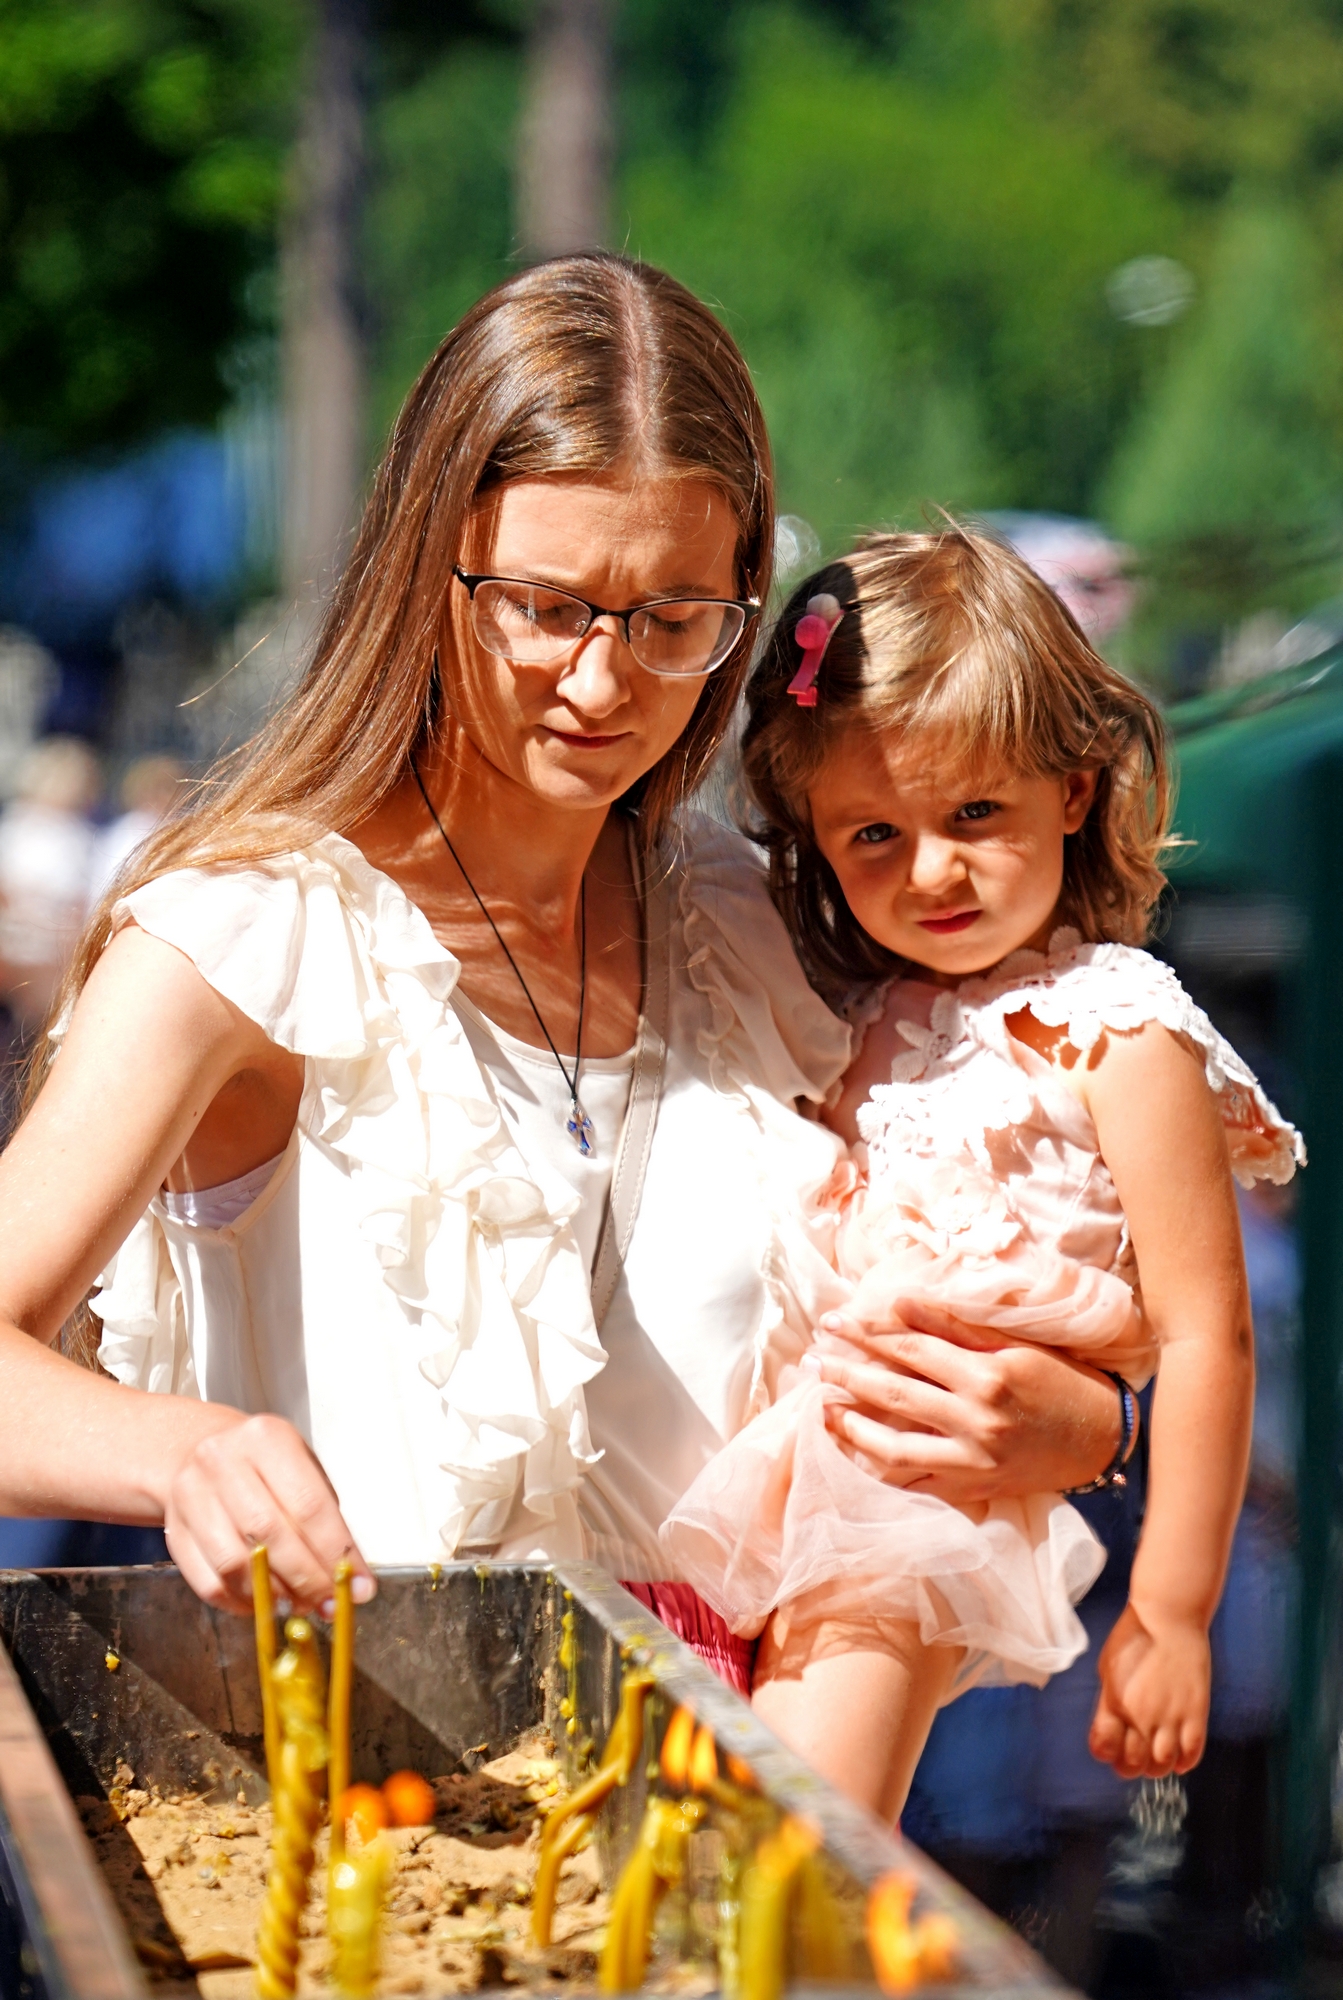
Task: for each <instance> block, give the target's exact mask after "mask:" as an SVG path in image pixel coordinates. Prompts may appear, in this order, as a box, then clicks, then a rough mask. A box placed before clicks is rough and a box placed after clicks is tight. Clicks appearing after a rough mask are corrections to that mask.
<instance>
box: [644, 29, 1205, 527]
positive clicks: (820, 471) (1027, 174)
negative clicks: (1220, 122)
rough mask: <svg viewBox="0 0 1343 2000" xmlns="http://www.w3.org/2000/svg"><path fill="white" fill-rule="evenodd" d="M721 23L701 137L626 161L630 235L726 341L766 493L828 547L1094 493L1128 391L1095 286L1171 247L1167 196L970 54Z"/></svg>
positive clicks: (1174, 217)
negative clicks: (727, 33) (749, 390)
mask: <svg viewBox="0 0 1343 2000" xmlns="http://www.w3.org/2000/svg"><path fill="white" fill-rule="evenodd" d="M956 11H957V10H956V8H954V7H949V8H948V9H947V12H948V14H951V13H954V12H956ZM962 11H964V10H962ZM737 33H738V35H739V37H740V39H741V49H742V54H741V58H740V64H739V67H738V70H737V74H736V78H735V81H734V83H733V85H732V87H731V89H730V91H729V94H728V97H727V101H726V105H725V108H724V110H723V113H722V115H721V117H720V118H719V120H718V121H717V127H716V130H715V131H714V132H713V134H712V135H711V136H710V137H709V138H708V140H707V142H706V143H705V144H704V145H703V146H702V147H701V148H697V149H695V150H694V151H690V150H688V149H687V148H685V147H684V146H680V147H673V146H667V147H664V149H663V150H662V151H661V152H660V153H655V152H653V151H652V150H651V149H647V148H645V149H644V151H643V155H642V157H640V158H637V159H636V160H635V161H634V162H633V164H632V166H631V170H630V172H629V175H628V177H627V181H626V190H625V192H626V203H627V214H628V226H629V241H630V244H631V247H633V248H635V249H637V250H638V251H639V252H640V254H642V255H645V256H648V257H651V258H652V259H654V260H655V261H657V262H661V263H666V264H668V265H669V266H670V267H671V268H672V269H673V270H675V271H676V272H677V273H678V275H680V276H681V277H683V278H685V279H686V281H687V282H688V283H690V284H691V285H693V286H694V287H695V288H696V289H697V290H698V291H700V292H701V293H703V294H704V295H705V296H707V297H710V298H711V299H712V300H713V301H714V302H715V303H716V304H718V305H719V306H720V307H721V308H722V309H723V310H724V312H725V314H726V316H727V318H728V320H729V323H730V324H731V325H732V326H733V328H734V330H735V331H736V332H737V334H738V335H739V337H740V339H741V340H742V343H743V346H744V347H745V350H746V353H747V355H748V356H749V357H750V360H751V362H752V365H753V367H754V368H755V370H756V372H757V375H758V378H759V382H760V386H761V391H762V395H763V397H764V400H765V404H766V408H767V411H768V413H769V416H770V419H771V425H772V428H773V432H774V436H775V440H776V445H777V449H778V454H779V466H780V475H781V479H780V484H781V492H782V497H783V501H784V504H785V505H786V506H788V507H790V508H794V509H796V510H797V511H798V512H800V513H803V514H804V515H806V516H807V518H808V519H809V520H811V521H812V523H813V525H814V526H815V527H816V528H817V530H818V531H819V532H820V533H821V535H822V537H823V539H825V540H827V541H833V540H835V539H836V538H840V537H843V536H845V535H847V534H849V533H851V532H852V531H853V529H854V528H855V527H858V526H860V525H865V524H875V523H879V522H883V521H890V520H892V519H896V518H910V517H911V516H912V517H915V518H917V516H918V513H919V510H920V508H921V507H922V506H923V505H924V504H926V503H928V502H930V501H931V502H934V503H940V504H944V505H950V506H953V507H985V506H992V505H995V504H996V505H1012V506H1026V507H1052V508H1061V509H1066V510H1078V509H1082V508H1085V507H1087V506H1088V505H1089V504H1090V502H1091V499H1092V497H1093V494H1094V489H1095V484H1096V480H1097V475H1098V473H1099V471H1100V469H1101V468H1102V467H1103V466H1104V464H1105V463H1106V462H1107V460H1108V457H1109V454H1110V451H1111V449H1112V446H1113V443H1114V439H1115V437H1116V435H1117V432H1118V430H1119V428H1120V427H1121V425H1122V423H1123V421H1124V419H1125V417H1126V415H1127V412H1128V410H1129V408H1130V406H1131V404H1132V401H1133V399H1134V397H1135V395H1136V394H1137V391H1138V388H1139V386H1140V382H1141V370H1140V358H1139V356H1138V354H1137V352H1136V350H1135V346H1134V343H1133V341H1132V339H1131V337H1130V336H1129V334H1128V331H1127V329H1124V328H1122V327H1120V326H1119V325H1118V324H1117V323H1116V321H1115V320H1114V318H1113V315H1112V314H1111V313H1110V312H1109V311H1108V309H1107V307H1106V304H1105V294H1104V283H1105V279H1106V276H1107V275H1108V273H1109V272H1110V271H1111V270H1112V269H1113V268H1114V267H1115V265H1116V264H1118V263H1121V262H1122V261H1124V260H1125V259H1127V258H1129V257H1132V256H1135V255H1137V254H1139V253H1140V252H1144V251H1151V250H1154V249H1172V248H1177V247H1178V246H1179V245H1180V243H1181V240H1182V232H1183V223H1182V217H1181V214H1180V211H1179V209H1178V206H1177V205H1176V204H1175V203H1174V202H1173V201H1172V200H1171V199H1170V198H1169V197H1168V196H1167V195H1165V194H1164V193H1163V191H1162V190H1161V188H1160V187H1159V185H1157V184H1156V182H1155V179H1154V177H1151V176H1144V175H1142V174H1140V173H1138V172H1137V171H1135V170H1134V169H1132V168H1131V167H1130V168H1120V167H1119V166H1117V165H1116V164H1115V163H1114V162H1113V161H1112V160H1110V159H1108V158H1107V157H1106V156H1105V155H1104V153H1103V152H1101V151H1100V150H1099V149H1098V148H1097V147H1096V146H1095V145H1094V144H1093V143H1092V141H1091V140H1090V138H1089V137H1088V136H1087V135H1086V134H1085V133H1084V132H1082V131H1080V130H1079V129H1077V128H1075V127H1074V126H1072V125H1071V123H1069V122H1068V121H1053V122H1045V121H1041V120H1040V119H1038V118H1036V117H1034V116H1032V115H1031V113H1030V112H1029V110H1028V109H1027V108H1026V107H1025V106H1024V105H1022V104H1020V103H1019V102H1018V101H1017V100H1016V98H1015V96H1014V94H1013V91H1012V89H1011V88H1009V87H1007V86H1008V83H1009V82H1010V78H1008V77H1007V76H1006V73H1005V70H1004V65H1003V61H1002V59H1001V58H1000V57H996V56H995V55H994V52H993V51H992V49H991V48H989V47H988V46H987V45H977V46H976V49H975V51H974V54H975V60H973V61H967V62H966V63H965V64H959V65H954V66H952V67H951V68H950V69H949V71H948V72H947V73H946V74H943V75H934V74H930V73H929V70H928V67H927V65H926V63H924V62H923V60H922V57H921V52H920V51H918V50H916V48H915V47H914V45H913V43H912V41H911V40H907V42H906V44H905V51H904V55H903V57H902V55H901V52H900V51H899V50H898V49H897V51H896V53H895V55H894V56H892V55H888V54H884V53H882V52H881V51H880V50H877V51H875V52H874V51H873V50H872V49H871V48H864V47H863V46H862V45H861V44H860V43H859V42H857V41H856V40H855V38H854V36H853V35H851V34H845V33H842V32H840V31H839V30H837V29H835V28H833V27H829V26H826V25H823V24H822V23H821V22H820V21H819V20H817V19H816V18H814V17H810V18H808V17H804V16H802V15H799V14H795V13H792V12H788V11H784V10H782V9H779V8H769V9H757V10H754V11H752V12H751V13H749V14H743V15H742V16H741V17H740V18H739V21H738V23H737Z"/></svg>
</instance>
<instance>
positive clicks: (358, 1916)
mask: <svg viewBox="0 0 1343 2000" xmlns="http://www.w3.org/2000/svg"><path fill="white" fill-rule="evenodd" d="M395 1861H396V1856H395V1853H394V1852H393V1849H392V1845H391V1842H390V1841H388V1840H386V1839H385V1838H384V1837H383V1835H382V1834H380V1833H379V1834H375V1835H374V1837H373V1839H372V1840H371V1841H369V1843H368V1845H367V1847H361V1848H347V1849H346V1851H345V1854H344V1856H343V1858H342V1859H341V1860H340V1861H338V1862H337V1863H336V1864H335V1866H334V1867H333V1868H332V1870H331V1875H330V1878H329V1880H328V1883H327V1892H326V1923H327V1935H328V1937H329V1938H330V1940H331V1978H332V1983H333V1984H334V1986H335V1988H336V1991H337V1992H338V1993H340V1994H343V1995H344V1996H345V2000H369V1995H370V1994H371V1993H372V1992H373V1989H374V1987H375V1986H376V1985H377V1980H378V1946H379V1941H380V1937H381V1931H382V1906H383V1903H384V1901H385V1900H386V1896H387V1888H388V1884H389V1883H390V1881H391V1877H392V1869H393V1867H394V1865H395Z"/></svg>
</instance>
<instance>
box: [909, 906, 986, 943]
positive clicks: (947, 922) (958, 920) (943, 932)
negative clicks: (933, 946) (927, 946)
mask: <svg viewBox="0 0 1343 2000" xmlns="http://www.w3.org/2000/svg"><path fill="white" fill-rule="evenodd" d="M982 915H983V912H982V911H981V910H958V911H957V912H956V914H955V916H953V917H920V918H919V929H920V930H921V931H931V932H932V933H933V936H934V937H950V936H951V935H952V934H953V932H955V931H966V930H969V928H970V926H971V924H973V923H976V922H978V920H979V918H980V917H981V916H982Z"/></svg>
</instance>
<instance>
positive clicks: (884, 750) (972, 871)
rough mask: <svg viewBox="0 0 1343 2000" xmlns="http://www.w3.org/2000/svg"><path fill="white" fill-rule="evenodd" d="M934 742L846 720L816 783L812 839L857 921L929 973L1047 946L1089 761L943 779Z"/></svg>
mask: <svg viewBox="0 0 1343 2000" xmlns="http://www.w3.org/2000/svg"><path fill="white" fill-rule="evenodd" d="M938 761H939V759H938V753H937V745H936V744H935V743H931V744H930V743H927V742H924V743H919V744H917V745H913V746H911V745H910V744H909V743H908V742H907V741H901V740H900V739H899V738H897V737H895V736H875V735H868V734H866V733H865V732H862V731H858V730H852V731H850V732H848V733H847V734H846V735H845V736H843V737H841V738H840V740H839V742H838V743H837V744H836V746H835V748H834V749H833V750H832V752H831V753H830V755H829V757H827V759H826V761H825V764H824V765H823V766H822V768H821V771H820V773H819V775H818V776H817V778H816V780H815V782H814V783H813V785H812V787H811V790H810V793H809V795H808V796H809V801H810V805H811V815H812V825H813V828H814V830H815V835H816V842H817V845H818V846H819V848H820V850H821V852H822V854H823V855H824V856H825V858H826V860H827V861H828V862H829V863H830V866H831V867H832V868H833V869H834V871H835V874H836V876H837V877H838V878H839V885H840V888H841V889H842V890H843V892H844V897H845V900H846V902H847V903H848V906H849V908H850V910H851V911H852V912H853V915H854V917H855V918H856V919H857V921H858V922H859V923H860V924H861V925H862V927H863V929H864V930H865V931H866V932H867V933H868V934H869V936H871V937H874V938H875V939H876V940H877V942H878V943H879V944H883V945H885V946H886V948H887V950H888V951H893V952H897V953H898V954H899V955H900V957H902V958H908V959H912V960H913V961H914V963H915V964H916V965H920V966H923V967H926V969H927V971H928V972H929V973H930V974H931V975H932V978H933V980H934V982H935V983H936V984H937V985H942V986H952V985H954V984H955V983H956V981H957V980H959V979H965V978H967V977H968V976H969V975H970V974H971V973H975V972H984V971H986V970H987V969H988V967H989V966H991V965H996V964H997V963H998V961H999V960H1000V959H1002V958H1006V957H1007V955H1008V953H1009V952H1012V951H1019V950H1020V949H1021V947H1022V946H1023V945H1030V946H1032V947H1034V948H1036V949H1042V948H1043V947H1044V946H1045V945H1046V944H1047V943H1048V941H1049V934H1050V931H1051V930H1052V928H1053V926H1054V913H1055V910H1056V909H1057V906H1058V900H1059V894H1060V892H1061V890H1062V887H1063V842H1064V838H1065V836H1066V835H1068V834H1070V833H1076V832H1077V830H1078V828H1079V827H1080V826H1081V824H1082V822H1083V820H1084V819H1085V818H1086V816H1087V813H1088V811H1089V810H1090V808H1091V803H1092V800H1093V798H1094V797H1095V791H1096V774H1095V772H1094V771H1075V772H1073V773H1071V774H1070V775H1069V776H1068V777H1062V778H1017V777H1008V776H1004V775H1003V774H1001V773H996V774H990V773H982V774H979V775H978V776H977V777H976V778H975V779H974V780H973V781H971V782H970V783H969V784H968V785H962V786H959V787H958V788H956V789H949V788H948V786H947V785H946V784H945V783H944V782H943V781H942V780H941V779H939V777H938V775H937V766H938Z"/></svg>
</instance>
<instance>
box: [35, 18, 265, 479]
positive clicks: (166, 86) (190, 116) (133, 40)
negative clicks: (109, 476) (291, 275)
mask: <svg viewBox="0 0 1343 2000" xmlns="http://www.w3.org/2000/svg"><path fill="white" fill-rule="evenodd" d="M302 28H303V16H302V9H301V6H300V4H299V0H0V429H3V431H4V432H5V433H6V434H7V436H8V437H9V439H10V440H11V441H13V440H16V439H21V440H23V441H24V442H25V443H26V444H27V445H28V446H29V448H31V449H35V450H39V451H70V450H86V449H88V448H90V447H95V446H100V445H105V444H114V443H118V442H121V441H122V440H124V439H127V438H131V437H134V436H136V435H139V434H143V433H145V432H147V431H153V430H155V429H158V428H161V427H162V426H164V425H167V424H172V423H177V422H185V421H201V420H205V419H208V418H210V417H212V416H213V415H214V414H215V412H216V411H217V410H218V409H219V408H220V406H221V405H222V403H223V402H224V401H225V399H226V397H227V395H228V386H227V383H226V380H225V372H226V365H227V357H228V354H229V350H230V348H231V346H232V345H233V344H234V343H235V342H236V340H237V339H238V338H239V336H240V334H242V333H243V332H244V331H245V330H246V329H247V327H248V326H249V324H254V323H255V321H256V319H257V317H258V314H260V315H261V316H262V317H264V311H265V308H264V303H263V302H261V301H260V300H259V299H258V297H257V296H255V294H253V295H252V296H249V279H251V278H252V277H253V274H255V273H256V272H257V271H259V270H262V269H264V268H265V267H266V266H267V265H268V264H269V263H270V261H271V259H272V256H273V230H274V224H275V218H276V214H277V210H278V207H279V202H280V196H281V187H282V177H283V167H284V153H285V146H286V142H287V139H288V136H289V118H290V106H291V100H292V95H293V88H294V77H295V67H296V59H297V55H298V51H299V47H300V43H301V35H302Z"/></svg>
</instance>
